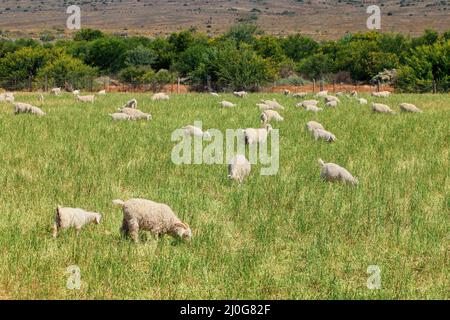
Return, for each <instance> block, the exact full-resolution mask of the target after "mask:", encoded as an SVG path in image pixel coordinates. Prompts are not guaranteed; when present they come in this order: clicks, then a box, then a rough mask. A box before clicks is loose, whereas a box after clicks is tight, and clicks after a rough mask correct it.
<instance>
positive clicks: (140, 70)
mask: <svg viewBox="0 0 450 320" xmlns="http://www.w3.org/2000/svg"><path fill="white" fill-rule="evenodd" d="M149 72H153V70H152V69H151V68H150V67H145V66H129V67H126V68H124V69H122V70H120V72H119V80H120V81H122V82H125V83H129V84H132V85H133V86H137V85H139V84H141V83H144V76H145V75H146V74H147V73H149Z"/></svg>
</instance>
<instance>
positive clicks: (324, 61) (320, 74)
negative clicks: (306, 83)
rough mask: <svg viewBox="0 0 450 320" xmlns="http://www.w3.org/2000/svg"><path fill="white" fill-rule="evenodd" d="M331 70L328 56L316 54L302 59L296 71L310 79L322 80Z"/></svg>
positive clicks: (331, 66) (330, 61)
mask: <svg viewBox="0 0 450 320" xmlns="http://www.w3.org/2000/svg"><path fill="white" fill-rule="evenodd" d="M332 69H333V60H332V59H331V58H330V56H329V55H328V54H324V53H321V52H320V53H316V54H315V55H312V56H311V57H308V58H306V59H303V60H302V61H301V62H300V64H299V67H298V71H299V72H300V73H302V74H304V75H306V76H308V77H309V78H311V79H323V78H324V77H325V76H326V75H327V74H329V73H331V72H332Z"/></svg>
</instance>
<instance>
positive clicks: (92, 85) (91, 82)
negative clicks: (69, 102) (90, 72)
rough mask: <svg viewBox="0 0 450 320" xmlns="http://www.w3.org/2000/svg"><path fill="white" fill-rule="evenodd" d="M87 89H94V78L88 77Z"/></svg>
mask: <svg viewBox="0 0 450 320" xmlns="http://www.w3.org/2000/svg"><path fill="white" fill-rule="evenodd" d="M89 90H90V92H92V91H94V79H92V78H90V79H89Z"/></svg>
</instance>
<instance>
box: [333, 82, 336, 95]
mask: <svg viewBox="0 0 450 320" xmlns="http://www.w3.org/2000/svg"><path fill="white" fill-rule="evenodd" d="M333 93H336V80H333Z"/></svg>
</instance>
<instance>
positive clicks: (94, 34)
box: [73, 28, 105, 41]
mask: <svg viewBox="0 0 450 320" xmlns="http://www.w3.org/2000/svg"><path fill="white" fill-rule="evenodd" d="M104 36H105V35H104V34H103V32H101V31H100V30H94V29H89V28H88V29H81V30H80V31H78V32H77V33H75V36H74V37H73V39H74V40H75V41H94V40H97V39H100V38H103V37H104Z"/></svg>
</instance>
